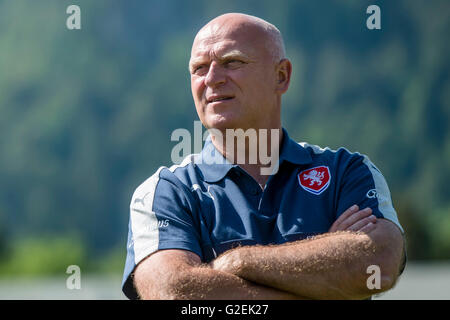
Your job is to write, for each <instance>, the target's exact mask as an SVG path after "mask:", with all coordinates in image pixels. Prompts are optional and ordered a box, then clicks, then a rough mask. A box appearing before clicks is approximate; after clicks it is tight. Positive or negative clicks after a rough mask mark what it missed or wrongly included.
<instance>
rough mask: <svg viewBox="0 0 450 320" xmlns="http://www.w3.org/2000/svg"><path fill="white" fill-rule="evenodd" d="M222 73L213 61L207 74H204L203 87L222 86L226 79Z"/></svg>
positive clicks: (220, 68)
mask: <svg viewBox="0 0 450 320" xmlns="http://www.w3.org/2000/svg"><path fill="white" fill-rule="evenodd" d="M223 71H224V70H223V68H222V66H221V65H220V64H219V63H217V62H216V61H213V62H212V63H211V64H210V66H209V70H208V73H207V74H206V77H205V85H206V86H208V87H211V88H214V87H218V86H220V85H222V84H224V83H225V81H226V77H225V73H224V72H223Z"/></svg>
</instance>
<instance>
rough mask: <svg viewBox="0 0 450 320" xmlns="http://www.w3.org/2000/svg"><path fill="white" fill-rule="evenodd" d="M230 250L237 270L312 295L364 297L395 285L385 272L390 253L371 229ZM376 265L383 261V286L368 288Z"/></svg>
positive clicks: (258, 280)
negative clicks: (376, 240) (377, 243)
mask: <svg viewBox="0 0 450 320" xmlns="http://www.w3.org/2000/svg"><path fill="white" fill-rule="evenodd" d="M228 254H229V260H231V261H233V260H235V261H239V263H227V265H233V264H234V265H236V266H237V267H236V268H234V269H232V273H234V274H236V275H238V276H239V277H242V278H244V279H247V280H250V281H252V282H256V283H259V284H263V285H266V286H271V287H274V288H277V289H280V290H286V291H289V292H292V293H294V294H297V295H300V296H303V297H308V298H310V299H364V298H367V297H369V296H370V295H372V294H375V293H378V292H381V291H385V290H387V289H389V288H390V286H391V285H392V281H391V280H392V279H390V278H389V277H386V276H385V273H384V272H383V271H384V270H383V269H384V268H385V265H386V263H385V262H384V261H385V260H389V259H391V258H390V257H387V256H386V255H387V254H390V253H389V252H386V251H383V250H381V249H380V247H377V246H375V245H374V241H373V239H371V238H370V237H369V236H368V235H365V234H356V233H350V232H340V233H333V234H325V235H322V236H319V237H317V238H313V239H311V240H303V241H298V242H294V243H290V244H287V245H278V246H250V247H241V248H238V249H235V251H234V252H229V253H228ZM370 265H378V266H380V269H381V271H382V274H381V279H380V280H381V289H380V290H370V289H369V288H367V278H368V277H369V275H368V274H367V273H366V271H367V267H368V266H370ZM216 266H217V265H216ZM390 268H391V267H390ZM219 269H220V266H219Z"/></svg>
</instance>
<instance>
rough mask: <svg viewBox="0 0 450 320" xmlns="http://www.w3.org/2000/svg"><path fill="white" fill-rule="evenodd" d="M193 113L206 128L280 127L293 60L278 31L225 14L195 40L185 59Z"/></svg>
mask: <svg viewBox="0 0 450 320" xmlns="http://www.w3.org/2000/svg"><path fill="white" fill-rule="evenodd" d="M189 71H190V73H191V89H192V95H193V98H194V102H195V106H196V109H197V113H198V115H199V117H200V120H201V121H202V123H203V125H204V126H205V127H206V128H208V129H209V128H216V129H219V130H225V129H228V128H230V129H237V128H242V129H244V130H246V129H249V128H253V129H256V130H257V129H262V128H279V127H280V125H281V123H280V107H281V95H282V94H283V93H284V92H286V90H287V89H288V86H289V81H290V75H291V64H290V62H289V60H287V59H286V58H285V52H284V45H283V40H282V37H281V34H280V32H279V31H278V29H277V28H276V27H275V26H273V25H272V24H270V23H268V22H266V21H264V20H262V19H259V18H256V17H253V16H249V15H244V14H239V13H228V14H224V15H221V16H219V17H217V18H215V19H213V20H212V21H210V22H209V23H208V24H206V25H205V26H204V27H203V28H202V29H201V30H200V31H199V32H198V33H197V36H196V37H195V39H194V43H193V45H192V51H191V60H190V62H189Z"/></svg>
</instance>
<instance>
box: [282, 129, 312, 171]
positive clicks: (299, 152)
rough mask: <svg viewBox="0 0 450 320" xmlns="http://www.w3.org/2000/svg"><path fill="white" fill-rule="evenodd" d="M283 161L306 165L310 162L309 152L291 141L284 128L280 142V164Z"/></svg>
mask: <svg viewBox="0 0 450 320" xmlns="http://www.w3.org/2000/svg"><path fill="white" fill-rule="evenodd" d="M283 161H288V162H291V163H294V164H308V163H311V162H312V158H311V155H310V154H309V152H308V151H306V150H305V148H303V147H302V146H301V145H300V144H298V143H297V142H295V141H294V140H292V139H291V138H290V137H289V135H288V133H287V131H286V129H285V128H283V141H282V142H281V152H280V164H281V163H282V162H283Z"/></svg>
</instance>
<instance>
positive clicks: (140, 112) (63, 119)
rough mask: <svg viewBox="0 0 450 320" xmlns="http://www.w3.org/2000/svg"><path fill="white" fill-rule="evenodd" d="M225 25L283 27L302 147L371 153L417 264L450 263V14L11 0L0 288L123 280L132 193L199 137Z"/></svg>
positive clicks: (3, 35) (1, 96) (337, 5)
mask: <svg viewBox="0 0 450 320" xmlns="http://www.w3.org/2000/svg"><path fill="white" fill-rule="evenodd" d="M70 4H77V5H79V6H80V8H81V26H82V29H81V30H68V29H67V28H66V19H67V18H68V17H69V15H68V14H66V8H67V7H68V6H69V5H70ZM371 4H377V5H379V6H380V8H381V27H382V29H381V30H368V29H367V27H366V19H367V18H368V17H369V15H368V14H367V13H366V9H367V7H368V6H369V5H371ZM226 12H243V13H247V14H251V15H256V16H258V17H261V18H263V19H266V20H267V21H269V22H271V23H273V24H275V25H276V26H277V27H278V28H279V29H280V30H281V32H282V34H283V36H284V39H285V44H286V50H287V55H288V57H289V58H290V59H291V61H292V63H293V67H294V70H293V78H292V83H291V87H290V89H289V91H288V93H287V94H286V95H285V96H284V100H283V110H282V115H283V124H284V127H286V128H287V129H288V131H289V133H290V136H291V137H292V138H294V139H296V140H297V141H307V142H309V143H312V144H318V145H321V146H329V147H331V148H337V147H340V146H345V147H347V148H348V149H349V150H351V151H359V152H361V153H365V154H367V155H368V156H369V157H370V159H371V160H372V161H373V162H374V163H375V164H376V165H377V166H378V167H379V168H380V170H381V171H382V172H383V174H384V176H385V177H386V180H387V181H388V184H389V186H390V189H391V193H392V198H393V201H394V205H395V207H396V209H397V211H398V215H399V219H400V222H401V223H402V225H403V227H404V229H405V230H406V236H407V241H408V244H407V248H408V257H409V260H410V261H441V260H446V259H450V188H449V187H448V183H449V181H450V130H449V123H450V121H449V120H450V73H449V71H450V60H449V57H450V50H449V45H450V43H449V40H448V39H449V32H450V2H449V1H447V0H442V1H439V0H432V1H420V0H414V1H412V0H398V1H360V0H353V1H349V0H347V1H337V0H336V1H332V0H321V1H300V0H286V1H284V0H279V1H271V0H258V1H243V0H239V1H238V0H228V1H208V0H190V1H182V0H179V1H170V0H168V1H159V0H158V1H147V0H135V1H106V0H103V1H99V0H97V1H89V0H85V1H57V0H40V1H31V0H28V1H26V0H14V1H13V0H0V278H4V279H11V278H14V277H34V276H51V275H62V276H64V275H65V270H66V268H67V266H68V265H71V264H76V265H78V266H80V268H81V270H82V271H83V272H87V273H98V274H114V275H118V277H117V278H118V281H119V282H120V281H121V279H120V277H121V272H122V270H123V265H124V260H125V254H126V237H127V231H128V214H129V212H128V206H129V202H130V200H131V195H132V193H133V191H134V189H135V188H136V187H137V186H138V185H139V184H140V183H141V182H143V181H144V180H145V179H146V178H147V177H149V176H150V175H151V174H152V173H153V172H154V171H155V170H156V169H157V168H158V167H159V166H160V165H171V160H170V154H171V149H172V148H173V147H174V146H175V145H176V142H171V141H170V134H171V133H172V131H173V130H175V129H177V128H186V129H188V130H189V131H191V132H193V121H194V120H197V115H196V112H195V109H194V104H193V101H192V97H191V92H190V82H189V73H188V69H187V65H188V60H189V56H190V49H191V44H192V40H193V38H194V36H195V34H196V33H197V31H198V30H199V28H200V27H201V26H203V25H204V24H205V23H206V22H208V21H209V20H210V19H212V18H214V17H215V16H217V15H220V14H222V13H226Z"/></svg>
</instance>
